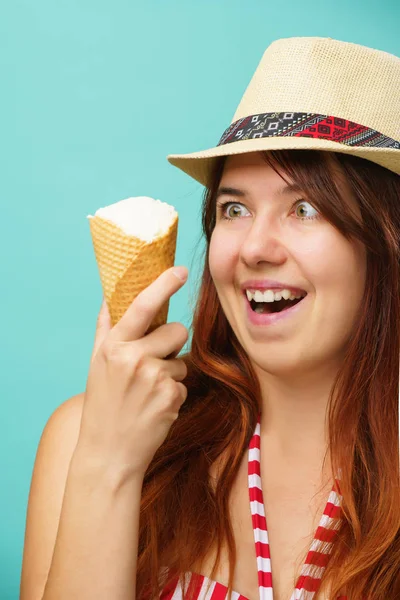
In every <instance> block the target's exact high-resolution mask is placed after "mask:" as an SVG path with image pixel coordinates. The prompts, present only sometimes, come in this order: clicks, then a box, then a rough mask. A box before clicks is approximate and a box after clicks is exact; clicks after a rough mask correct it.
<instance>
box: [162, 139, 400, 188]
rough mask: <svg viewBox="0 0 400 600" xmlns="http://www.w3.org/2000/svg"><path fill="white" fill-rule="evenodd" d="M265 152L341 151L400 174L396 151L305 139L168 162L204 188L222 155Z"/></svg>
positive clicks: (242, 145) (226, 148)
mask: <svg viewBox="0 0 400 600" xmlns="http://www.w3.org/2000/svg"><path fill="white" fill-rule="evenodd" d="M268 150H323V151H328V152H342V153H343V154H352V155H354V156H359V157H360V158H365V159H366V160H370V161H371V162H374V163H376V164H378V165H381V166H382V167H385V168H386V169H389V170H390V171H393V172H394V173H396V174H397V175H400V152H399V150H397V149H396V148H369V147H365V146H364V147H355V146H346V145H345V144H341V143H339V142H332V141H331V140H324V139H318V138H308V137H294V136H293V137H289V136H284V137H268V138H259V139H250V140H239V141H237V142H232V143H230V144H225V145H222V146H216V147H215V148H210V149H208V150H201V151H199V152H192V153H190V154H169V155H168V157H167V158H168V161H169V162H170V163H171V165H173V166H174V167H178V169H181V170H182V171H184V172H185V173H187V175H189V176H190V177H193V179H196V181H198V182H199V183H201V184H202V185H204V186H206V187H207V186H208V185H209V183H210V177H211V174H212V172H213V169H214V166H215V163H216V161H217V159H218V158H219V157H221V156H233V155H235V154H246V153H248V152H262V151H264V152H265V151H268Z"/></svg>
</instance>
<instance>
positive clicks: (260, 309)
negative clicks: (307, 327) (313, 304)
mask: <svg viewBox="0 0 400 600" xmlns="http://www.w3.org/2000/svg"><path fill="white" fill-rule="evenodd" d="M304 298H305V296H304V297H303V298H296V299H295V300H285V299H284V298H282V300H275V301H274V302H256V301H255V300H251V301H250V303H249V304H250V307H251V309H252V311H253V312H256V313H259V314H271V313H278V312H283V311H284V310H287V309H288V308H292V306H295V305H296V304H299V302H301V301H302V300H304Z"/></svg>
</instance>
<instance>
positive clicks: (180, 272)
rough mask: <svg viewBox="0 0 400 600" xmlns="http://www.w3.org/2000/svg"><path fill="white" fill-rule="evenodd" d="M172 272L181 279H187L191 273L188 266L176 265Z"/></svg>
mask: <svg viewBox="0 0 400 600" xmlns="http://www.w3.org/2000/svg"><path fill="white" fill-rule="evenodd" d="M172 272H173V274H174V275H176V277H177V278H178V279H180V280H181V281H186V279H187V276H188V273H189V272H188V270H187V268H186V267H175V268H174V269H173V270H172Z"/></svg>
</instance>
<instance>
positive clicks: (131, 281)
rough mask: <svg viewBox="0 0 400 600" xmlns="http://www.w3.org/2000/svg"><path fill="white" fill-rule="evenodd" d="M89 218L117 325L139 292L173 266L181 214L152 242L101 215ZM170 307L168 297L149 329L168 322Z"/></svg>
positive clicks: (99, 265) (106, 295)
mask: <svg viewBox="0 0 400 600" xmlns="http://www.w3.org/2000/svg"><path fill="white" fill-rule="evenodd" d="M89 222H90V232H91V235H92V241H93V247H94V252H95V256H96V261H97V266H98V268H99V273H100V279H101V285H102V288H103V293H104V298H105V300H106V303H107V306H108V310H109V313H110V317H111V323H112V326H114V325H115V324H116V323H117V322H118V321H119V320H120V318H121V317H122V315H123V314H124V313H125V311H126V310H127V308H128V307H129V306H130V304H131V303H132V301H133V300H134V299H135V298H136V296H137V295H138V294H139V292H141V291H142V290H143V289H144V288H146V287H147V286H149V285H150V283H152V282H153V281H154V280H155V279H157V277H158V276H159V275H161V273H163V272H164V271H165V270H166V269H169V268H170V267H173V266H174V260H175V249H176V238H177V232H178V216H177V217H176V219H175V220H174V221H173V223H172V224H171V226H170V228H169V229H168V231H167V233H166V234H164V235H163V236H160V237H158V238H156V239H155V240H153V241H152V242H146V241H143V240H141V239H140V238H137V237H135V236H133V235H128V234H126V233H125V232H124V231H123V230H122V229H120V228H119V227H118V226H117V225H115V224H114V223H112V222H111V221H108V220H107V219H104V218H102V217H99V216H94V217H92V218H90V219H89ZM168 308H169V301H168V302H166V303H165V304H164V306H163V307H162V308H161V310H160V311H159V313H158V314H157V315H156V316H155V318H154V319H153V321H152V323H151V325H150V327H149V328H148V330H147V332H148V333H149V332H150V331H153V329H155V328H156V327H159V326H160V325H164V324H165V323H166V322H167V317H168Z"/></svg>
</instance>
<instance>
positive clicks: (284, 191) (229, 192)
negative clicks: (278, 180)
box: [215, 183, 302, 200]
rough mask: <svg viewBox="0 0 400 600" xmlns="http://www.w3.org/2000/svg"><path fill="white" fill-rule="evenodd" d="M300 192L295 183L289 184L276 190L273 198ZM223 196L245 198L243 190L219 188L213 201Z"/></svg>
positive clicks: (300, 189)
mask: <svg viewBox="0 0 400 600" xmlns="http://www.w3.org/2000/svg"><path fill="white" fill-rule="evenodd" d="M301 191H302V188H301V187H300V186H299V185H298V184H297V183H290V184H287V185H285V186H283V187H282V188H280V189H279V190H277V191H276V193H275V196H276V197H277V198H279V197H281V196H287V195H288V194H290V193H292V192H301ZM225 195H226V196H236V197H237V198H244V197H245V196H246V192H244V191H243V190H240V189H238V188H233V187H220V188H218V191H217V194H216V197H215V199H216V200H218V198H219V197H220V196H225Z"/></svg>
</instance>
